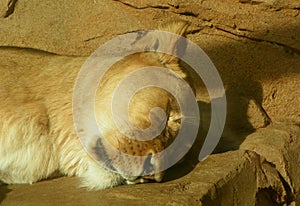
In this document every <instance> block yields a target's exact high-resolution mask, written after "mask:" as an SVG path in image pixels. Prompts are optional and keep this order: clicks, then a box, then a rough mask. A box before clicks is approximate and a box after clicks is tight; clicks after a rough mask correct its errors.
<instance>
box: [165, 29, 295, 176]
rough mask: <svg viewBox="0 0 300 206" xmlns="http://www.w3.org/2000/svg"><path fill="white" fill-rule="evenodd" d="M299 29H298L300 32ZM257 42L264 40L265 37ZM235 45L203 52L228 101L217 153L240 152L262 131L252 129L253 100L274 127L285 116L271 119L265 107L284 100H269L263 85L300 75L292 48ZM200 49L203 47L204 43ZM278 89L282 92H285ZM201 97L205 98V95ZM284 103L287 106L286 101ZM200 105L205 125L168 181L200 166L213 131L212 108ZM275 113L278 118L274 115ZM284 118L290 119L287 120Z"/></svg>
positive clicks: (266, 44)
mask: <svg viewBox="0 0 300 206" xmlns="http://www.w3.org/2000/svg"><path fill="white" fill-rule="evenodd" d="M299 28H300V27H299ZM299 28H297V29H298V30H299ZM277 30H278V33H279V34H281V33H284V31H283V30H282V29H281V28H278V29H277ZM292 30H294V28H292ZM257 38H258V39H259V38H261V39H263V38H264V36H263V35H262V36H261V37H257ZM231 42H233V43H232V44H230V45H229V44H224V45H223V46H217V47H211V48H203V50H205V52H206V53H207V54H208V56H209V57H210V59H211V60H212V62H213V63H214V64H215V66H216V68H217V69H218V71H219V74H220V76H221V78H222V80H223V83H224V87H225V90H226V98H227V119H226V125H225V129H224V131H223V135H222V137H221V139H220V142H219V144H218V146H217V147H216V148H215V151H214V153H220V152H226V151H230V150H236V149H239V146H240V144H241V143H242V142H243V141H244V139H245V138H246V137H247V136H248V135H249V134H251V133H253V132H254V131H255V130H256V129H258V128H254V127H253V126H252V125H251V123H250V122H249V117H248V114H247V112H248V107H249V102H250V101H251V100H254V101H255V102H256V103H257V104H258V106H259V107H260V108H259V109H261V111H262V112H263V113H264V114H265V115H266V116H267V117H268V121H267V122H265V126H267V125H268V124H270V123H271V122H272V119H273V118H275V119H276V118H278V117H280V116H281V115H283V114H284V113H283V112H282V111H281V113H279V111H278V113H277V111H276V113H275V115H278V116H274V115H269V114H268V112H269V111H265V109H264V108H263V103H264V101H265V100H266V99H267V98H271V100H272V101H273V100H274V101H275V99H276V98H284V97H282V96H276V94H272V95H271V96H270V97H266V93H265V92H266V91H264V89H265V88H264V87H263V82H265V81H269V82H276V81H277V80H278V79H280V78H281V77H285V76H289V75H293V74H299V73H300V70H299V68H300V64H299V65H297V64H295V63H297V62H298V63H299V61H295V60H297V59H299V54H298V53H297V52H295V51H294V50H293V49H289V47H286V46H282V47H281V46H280V45H279V46H278V45H277V44H276V45H275V44H271V43H269V42H265V41H264V40H261V41H259V42H258V41H254V40H251V39H248V41H247V43H245V42H242V41H241V42H240V41H236V42H235V41H231ZM234 42H235V43H234ZM198 45H199V46H200V47H201V44H200V43H198ZM189 70H191V69H189ZM190 72H192V71H190ZM192 76H193V81H194V82H196V83H195V84H196V87H197V88H201V89H200V90H199V91H200V92H203V93H204V94H206V93H207V92H206V91H205V86H204V84H203V83H202V81H201V79H200V78H199V77H197V75H196V74H195V73H193V72H192ZM299 83H300V80H299ZM276 89H278V90H280V89H282V88H276ZM199 91H198V93H199ZM198 95H200V96H201V93H200V94H198ZM287 95H289V94H287ZM282 103H285V102H284V101H282ZM198 105H199V110H200V115H201V117H200V119H201V125H200V128H199V132H198V137H197V139H196V141H195V144H193V146H192V148H191V149H190V151H189V153H188V154H187V155H186V156H185V158H184V161H181V162H180V163H178V164H176V165H174V166H173V167H171V168H170V169H169V170H168V171H167V174H166V175H165V179H164V180H165V181H170V180H173V179H177V178H180V177H183V176H185V175H187V174H188V173H189V172H190V171H192V170H193V168H194V167H195V165H196V164H197V163H198V162H199V160H198V155H199V152H200V150H201V147H202V144H203V142H204V138H205V137H206V134H207V131H208V128H209V122H210V118H211V115H210V107H211V105H210V104H209V103H206V102H199V103H198ZM283 108H284V107H283ZM280 109H282V108H280ZM286 109H289V108H286ZM272 112H273V114H274V111H272ZM284 118H290V117H288V116H285V117H284ZM291 118H294V117H291Z"/></svg>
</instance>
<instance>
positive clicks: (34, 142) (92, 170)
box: [0, 21, 189, 189]
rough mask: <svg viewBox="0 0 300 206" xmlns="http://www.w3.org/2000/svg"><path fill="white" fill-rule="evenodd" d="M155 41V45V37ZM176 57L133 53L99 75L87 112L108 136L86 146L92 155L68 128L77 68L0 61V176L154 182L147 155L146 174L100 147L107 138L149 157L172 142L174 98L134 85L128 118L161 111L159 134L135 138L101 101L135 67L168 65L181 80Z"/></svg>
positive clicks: (172, 27) (176, 115)
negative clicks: (24, 65)
mask: <svg viewBox="0 0 300 206" xmlns="http://www.w3.org/2000/svg"><path fill="white" fill-rule="evenodd" d="M187 27H188V24H187V23H186V22H181V21H178V22H173V23H170V24H168V25H165V26H163V27H161V29H162V30H165V31H169V32H173V33H176V34H178V35H184V34H185V32H186V29H187ZM165 41H167V42H164V45H168V46H169V47H174V48H171V50H172V49H176V48H175V47H176V42H174V41H172V40H171V39H165ZM156 46H157V47H159V46H160V43H159V42H158V45H156ZM74 59H75V60H74V61H79V62H81V61H82V60H80V59H79V60H76V58H74ZM58 62H59V61H58ZM179 62H180V61H179V60H178V59H176V58H174V57H172V56H168V55H164V54H161V53H152V52H145V53H137V54H133V55H130V56H128V57H125V58H124V59H122V60H121V61H119V62H117V63H116V64H115V65H113V66H112V68H111V69H110V70H109V72H107V73H106V74H105V76H104V78H103V79H102V80H103V81H102V82H101V83H100V85H99V88H98V90H97V92H96V97H95V101H96V102H95V117H96V120H97V123H98V125H99V127H101V129H102V131H103V134H104V138H106V139H107V140H108V141H107V142H106V143H103V142H96V143H95V145H94V146H91V150H93V149H95V150H96V149H98V151H94V153H97V154H99V159H98V160H96V159H95V158H93V157H92V156H91V155H90V154H89V153H87V151H86V149H85V148H83V146H82V144H81V141H80V140H79V138H78V135H77V133H76V131H75V129H74V122H73V116H72V95H73V88H74V84H75V82H76V77H77V75H78V72H79V70H80V66H79V67H78V68H69V67H67V66H65V68H63V69H62V68H59V67H57V66H53V65H41V67H40V68H39V67H37V66H35V67H30V68H10V69H8V68H6V67H5V66H3V65H2V66H1V64H0V182H2V183H5V184H31V183H34V182H37V181H39V180H42V179H47V178H50V177H53V176H55V175H58V174H59V175H66V176H77V177H80V178H82V185H83V186H85V187H87V188H88V189H103V188H109V187H113V186H116V185H120V184H126V183H127V184H134V183H143V182H147V181H149V180H154V181H157V182H160V181H162V178H163V174H164V172H163V171H160V170H158V169H157V168H158V167H160V162H151V160H150V161H149V159H147V160H146V161H149V162H150V163H151V164H152V169H153V171H150V172H149V174H147V175H144V174H145V173H143V171H141V173H140V175H135V176H131V175H128V174H126V170H127V169H128V167H130V168H132V167H134V164H140V163H139V162H124V161H123V160H122V159H120V158H118V157H116V156H114V155H113V154H111V153H110V152H107V147H108V144H107V143H109V144H111V145H112V146H114V147H115V148H117V149H118V150H119V151H120V152H125V153H127V154H129V155H132V156H134V155H144V156H147V155H149V157H150V159H151V155H153V154H155V153H156V152H159V151H162V150H163V149H164V148H166V147H167V146H168V145H169V144H170V142H172V140H173V139H174V138H175V137H176V134H177V133H178V130H179V128H180V123H181V121H180V118H181V117H180V109H179V107H178V104H177V103H176V101H175V99H174V97H173V96H172V95H170V94H169V93H168V92H166V91H165V90H163V89H160V88H157V87H152V88H151V87H150V88H147V89H144V90H140V91H139V92H138V93H137V94H136V95H135V96H134V97H133V98H132V101H131V102H130V104H129V116H130V120H131V121H132V122H133V124H134V125H135V126H136V127H138V128H140V129H145V128H147V127H149V124H150V120H149V115H148V114H149V111H150V109H151V108H153V107H160V108H161V109H163V110H164V112H165V113H166V116H167V118H168V119H167V120H166V124H165V128H164V130H163V132H162V133H161V134H160V135H158V136H157V137H156V138H154V139H152V140H150V141H135V140H132V139H130V138H128V137H126V136H124V135H121V134H120V132H119V131H117V128H116V127H115V125H114V123H113V120H112V118H111V117H110V113H109V111H110V103H109V101H108V100H109V99H111V98H112V93H113V90H114V89H115V87H116V85H117V84H118V82H119V81H120V79H122V78H123V77H124V76H126V74H127V73H129V72H132V71H134V70H137V69H139V68H140V67H146V66H159V67H164V68H168V69H170V70H172V71H174V72H176V73H177V74H178V75H179V76H181V77H182V78H184V79H187V80H188V76H189V75H188V74H187V72H186V71H185V70H184V69H183V68H181V66H180V63H179ZM82 63H83V62H82ZM49 64H50V63H49ZM62 64H64V62H62ZM66 64H67V63H66ZM99 149H100V151H99ZM97 154H96V155H97ZM133 160H134V159H133ZM99 161H100V162H101V161H109V162H110V163H111V165H112V167H113V168H114V169H110V168H107V167H104V166H103V165H101V164H99ZM149 162H148V163H149ZM141 164H143V163H141Z"/></svg>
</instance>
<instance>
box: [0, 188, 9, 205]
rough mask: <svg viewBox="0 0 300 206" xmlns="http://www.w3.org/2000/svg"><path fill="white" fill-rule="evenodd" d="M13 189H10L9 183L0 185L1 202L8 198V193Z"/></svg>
mask: <svg viewBox="0 0 300 206" xmlns="http://www.w3.org/2000/svg"><path fill="white" fill-rule="evenodd" d="M10 191H11V190H10V189H8V187H7V185H0V203H1V202H2V201H3V200H4V199H5V198H6V194H7V193H9V192H10Z"/></svg>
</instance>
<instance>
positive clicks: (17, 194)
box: [0, 0, 300, 205]
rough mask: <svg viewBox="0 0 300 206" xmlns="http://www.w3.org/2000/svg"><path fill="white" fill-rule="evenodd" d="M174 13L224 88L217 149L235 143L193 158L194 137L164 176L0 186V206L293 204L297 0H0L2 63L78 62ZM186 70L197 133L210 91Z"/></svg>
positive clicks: (299, 78) (299, 73) (299, 44)
mask: <svg viewBox="0 0 300 206" xmlns="http://www.w3.org/2000/svg"><path fill="white" fill-rule="evenodd" d="M172 19H184V20H187V21H189V22H191V28H190V30H189V35H188V38H189V39H191V40H192V41H194V42H195V43H196V44H198V45H199V46H200V47H201V48H202V49H203V50H204V51H205V52H206V53H207V54H208V56H209V57H210V58H211V59H212V61H213V62H214V64H215V65H216V67H217V69H218V71H219V73H220V76H221V77H222V80H223V82H224V85H225V87H226V95H227V100H228V101H227V104H228V117H227V121H226V128H225V131H224V134H223V137H222V139H221V141H220V144H219V145H218V148H217V150H216V152H221V151H227V150H230V149H238V148H239V147H240V149H239V150H238V151H234V152H225V153H221V154H214V155H212V156H210V157H209V158H207V159H206V160H205V161H203V162H200V163H198V164H197V155H198V152H199V148H201V147H200V146H199V145H200V143H198V142H200V141H201V140H198V142H196V144H195V146H193V148H192V150H191V153H190V154H189V155H188V156H187V158H186V159H185V161H184V162H183V163H181V164H180V165H177V166H174V168H171V170H170V172H169V176H168V178H167V180H168V181H167V182H165V183H162V184H145V185H134V186H122V187H118V188H114V189H109V190H104V191H98V192H86V191H85V190H83V189H77V188H76V182H77V180H76V179H75V178H61V179H54V180H49V181H44V182H40V183H37V184H34V185H30V186H21V185H13V186H1V187H0V204H1V205H20V204H22V205H32V204H36V205H52V204H59V205H61V204H64V205H84V204H86V205H94V204H100V203H101V205H124V202H125V201H126V203H127V204H129V205H135V204H136V205H144V204H149V205H201V204H202V205H255V204H256V205H274V204H275V203H277V204H283V203H285V204H286V205H295V204H297V203H298V204H299V203H300V191H299V190H300V189H299V188H300V179H299V176H300V166H299V165H300V157H299V152H298V151H299V149H300V140H299V138H300V131H299V127H300V104H299V102H300V90H299V85H300V35H299V34H300V2H299V0H255V1H254V0H201V1H199V0H190V1H183V0H155V1H150V0H138V1H137V0H115V1H113V0H84V1H81V2H78V3H77V2H75V1H72V0H66V1H53V2H47V1H40V0H32V1H20V0H19V1H18V0H3V1H1V2H0V66H1V67H3V66H5V67H8V68H11V69H13V68H16V67H19V68H24V69H26V67H30V66H41V67H49V68H51V66H70V67H80V66H81V64H82V63H83V62H84V60H85V56H88V55H90V54H91V53H92V52H93V51H94V50H95V49H96V48H98V47H99V45H101V44H102V43H104V42H106V41H107V40H109V39H111V38H113V37H115V36H117V35H119V34H124V33H127V32H130V31H135V30H141V29H155V28H156V27H157V25H159V24H160V23H162V22H166V21H169V20H172ZM21 48H26V49H21ZM0 75H1V74H0ZM194 79H195V82H196V83H197V89H198V91H197V97H198V99H199V100H200V102H199V107H200V111H201V115H202V117H201V121H202V124H201V130H200V134H201V135H200V136H204V135H205V133H206V131H207V128H208V127H209V125H208V122H209V119H210V109H209V108H210V104H209V97H208V95H207V91H206V89H205V87H204V85H203V84H202V83H201V80H200V79H199V78H198V77H196V76H195V77H194ZM256 130H257V131H256ZM200 139H201V138H200ZM137 194H138V195H137Z"/></svg>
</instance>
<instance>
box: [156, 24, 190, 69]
mask: <svg viewBox="0 0 300 206" xmlns="http://www.w3.org/2000/svg"><path fill="white" fill-rule="evenodd" d="M189 26H190V24H189V23H188V22H186V21H172V22H168V23H166V24H163V25H161V26H160V27H159V30H160V31H165V32H159V33H157V41H156V44H157V45H156V47H157V51H158V52H159V53H158V58H159V61H160V62H161V63H162V64H174V63H175V64H176V63H178V62H177V61H178V58H176V57H175V56H171V55H168V54H166V53H169V54H173V55H176V56H178V57H180V56H181V55H183V54H184V53H185V50H186V46H187V42H186V39H185V38H182V37H185V35H186V32H187V29H188V27H189ZM171 33H172V34H171ZM174 34H176V35H174Z"/></svg>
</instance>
